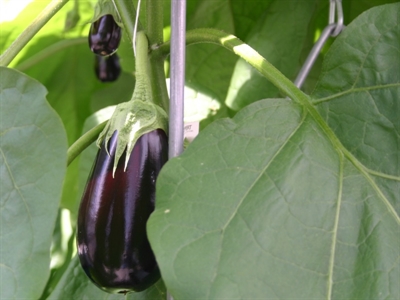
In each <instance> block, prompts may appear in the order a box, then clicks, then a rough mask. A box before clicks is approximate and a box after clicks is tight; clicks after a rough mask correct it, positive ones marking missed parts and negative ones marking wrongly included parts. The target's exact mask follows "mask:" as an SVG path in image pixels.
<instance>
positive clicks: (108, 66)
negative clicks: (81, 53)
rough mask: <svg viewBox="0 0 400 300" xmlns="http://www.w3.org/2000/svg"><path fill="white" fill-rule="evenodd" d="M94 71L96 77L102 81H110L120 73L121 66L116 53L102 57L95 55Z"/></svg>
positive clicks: (115, 78)
mask: <svg viewBox="0 0 400 300" xmlns="http://www.w3.org/2000/svg"><path fill="white" fill-rule="evenodd" d="M95 56H96V57H95V62H94V71H95V73H96V76H97V78H98V79H99V80H100V81H102V82H112V81H115V80H117V79H118V77H119V75H120V74H121V66H120V64H119V57H118V55H117V53H114V54H113V55H110V56H107V57H104V56H99V55H95Z"/></svg>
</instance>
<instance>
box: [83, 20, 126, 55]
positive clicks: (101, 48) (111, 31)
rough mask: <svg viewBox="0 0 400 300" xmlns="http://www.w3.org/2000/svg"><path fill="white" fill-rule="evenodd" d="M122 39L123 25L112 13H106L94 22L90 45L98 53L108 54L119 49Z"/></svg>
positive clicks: (91, 28)
mask: <svg viewBox="0 0 400 300" xmlns="http://www.w3.org/2000/svg"><path fill="white" fill-rule="evenodd" d="M120 41H121V27H119V26H118V24H117V23H116V22H115V21H114V17H113V16H112V15H104V16H102V17H100V18H99V19H98V20H97V21H96V22H93V23H92V25H91V26H90V31H89V47H90V50H92V52H94V53H95V54H97V55H102V56H108V55H111V54H113V53H114V52H115V51H117V49H118V46H119V42H120Z"/></svg>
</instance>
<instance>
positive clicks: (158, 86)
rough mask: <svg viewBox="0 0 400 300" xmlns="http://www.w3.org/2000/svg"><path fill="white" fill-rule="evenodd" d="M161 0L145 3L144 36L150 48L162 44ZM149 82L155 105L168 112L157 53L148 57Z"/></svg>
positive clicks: (161, 62) (162, 58)
mask: <svg viewBox="0 0 400 300" xmlns="http://www.w3.org/2000/svg"><path fill="white" fill-rule="evenodd" d="M163 12H164V7H163V0H147V1H146V34H147V38H148V39H149V45H150V48H154V47H156V46H157V45H160V44H162V43H163V27H164V19H163V16H164V14H163ZM149 75H150V80H151V82H152V83H153V84H152V85H151V88H152V94H153V97H154V99H156V101H157V103H159V104H160V105H161V106H162V107H163V108H164V110H165V111H166V112H167V113H168V111H169V97H168V92H167V85H166V82H165V73H164V57H163V56H162V55H159V54H158V53H151V55H150V74H149Z"/></svg>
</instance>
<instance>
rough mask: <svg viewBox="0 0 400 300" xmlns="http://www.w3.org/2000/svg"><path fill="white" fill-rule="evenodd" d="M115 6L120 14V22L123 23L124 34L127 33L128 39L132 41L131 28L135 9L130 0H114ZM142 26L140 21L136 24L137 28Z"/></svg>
mask: <svg viewBox="0 0 400 300" xmlns="http://www.w3.org/2000/svg"><path fill="white" fill-rule="evenodd" d="M114 3H115V6H116V7H117V9H118V13H119V15H120V16H121V19H122V23H123V24H124V29H125V31H126V34H127V35H128V38H129V40H130V41H131V43H132V37H133V30H134V27H135V17H136V9H135V6H134V5H133V1H132V0H114ZM141 28H142V26H141V25H140V23H139V24H138V30H139V29H141Z"/></svg>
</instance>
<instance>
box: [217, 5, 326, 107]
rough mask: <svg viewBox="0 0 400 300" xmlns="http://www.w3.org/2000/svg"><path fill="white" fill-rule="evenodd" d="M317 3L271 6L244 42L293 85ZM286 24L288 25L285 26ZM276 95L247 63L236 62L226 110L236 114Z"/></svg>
mask: <svg viewBox="0 0 400 300" xmlns="http://www.w3.org/2000/svg"><path fill="white" fill-rule="evenodd" d="M318 2H319V1H318V0H314V1H290V2H288V1H280V0H275V1H273V2H272V4H271V5H270V7H269V8H268V10H267V11H266V12H265V15H264V18H261V19H260V20H259V22H258V24H257V26H254V27H253V31H252V32H251V33H250V34H249V35H248V36H247V37H246V39H245V42H246V43H247V44H249V45H250V46H251V47H252V48H254V49H255V50H257V51H258V52H259V53H260V54H261V55H262V56H263V57H265V58H266V59H268V61H269V62H271V63H272V64H273V65H274V66H275V67H276V68H277V69H278V70H280V71H281V72H282V73H283V74H284V75H285V76H286V77H288V78H289V79H291V80H292V81H294V79H295V78H296V76H297V73H298V71H299V70H300V68H301V66H302V64H303V61H301V60H300V57H301V56H302V54H303V51H302V50H303V46H304V45H303V43H305V42H307V43H308V47H307V48H308V50H309V49H310V46H311V45H310V42H311V43H312V40H307V36H308V35H309V30H315V28H313V27H311V28H309V26H310V21H311V19H312V17H313V15H314V14H315V13H316V10H317V8H318V7H317V4H318ZM289 20H290V22H289ZM279 95H280V93H279V90H278V89H277V88H276V87H275V86H274V85H273V84H272V83H270V82H269V81H268V80H267V79H266V78H264V77H263V76H262V75H261V74H260V73H259V72H258V71H257V70H255V69H254V68H253V67H251V66H250V65H249V64H248V63H247V62H245V61H244V60H242V59H240V60H238V61H237V63H236V66H235V70H234V71H233V75H232V80H231V83H230V87H229V91H228V95H227V98H226V100H225V102H226V104H227V106H228V107H230V108H232V109H234V110H236V111H238V110H240V109H241V108H243V107H245V106H246V105H248V104H250V103H252V102H255V101H257V100H259V99H263V98H273V97H278V96H279Z"/></svg>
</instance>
